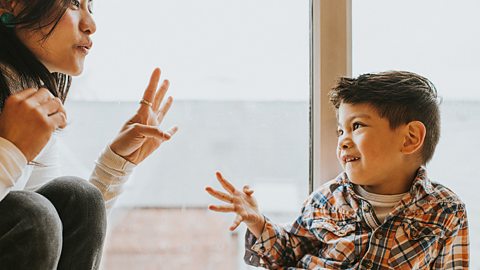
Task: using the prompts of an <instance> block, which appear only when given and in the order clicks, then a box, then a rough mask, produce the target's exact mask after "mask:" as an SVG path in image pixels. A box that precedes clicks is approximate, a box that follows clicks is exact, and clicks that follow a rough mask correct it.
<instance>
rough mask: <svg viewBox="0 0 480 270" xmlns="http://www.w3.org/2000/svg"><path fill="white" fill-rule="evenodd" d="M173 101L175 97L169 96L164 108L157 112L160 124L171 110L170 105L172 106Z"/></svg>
mask: <svg viewBox="0 0 480 270" xmlns="http://www.w3.org/2000/svg"><path fill="white" fill-rule="evenodd" d="M172 103H173V98H172V97H168V99H167V102H165V104H164V105H163V106H162V108H161V109H160V110H159V111H158V113H157V122H158V123H159V124H160V123H162V121H163V118H164V117H165V115H167V113H168V111H169V110H170V107H171V106H172Z"/></svg>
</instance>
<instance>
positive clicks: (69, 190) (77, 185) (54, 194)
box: [37, 176, 105, 210]
mask: <svg viewBox="0 0 480 270" xmlns="http://www.w3.org/2000/svg"><path fill="white" fill-rule="evenodd" d="M37 192H38V193H40V194H42V195H44V196H45V197H47V198H48V199H49V200H50V201H52V203H53V204H54V205H55V206H56V207H57V205H56V202H57V201H62V203H68V204H70V205H71V206H72V207H75V209H76V210H79V208H84V207H85V206H88V207H89V208H100V209H104V208H105V202H104V200H103V198H102V194H101V193H100V191H99V190H98V189H97V188H96V187H95V186H94V185H92V184H90V183H89V182H88V181H86V180H84V179H82V178H79V177H75V176H62V177H58V178H55V179H54V180H52V181H50V182H48V183H47V184H45V185H44V186H43V187H42V188H40V189H39V190H38V191H37Z"/></svg>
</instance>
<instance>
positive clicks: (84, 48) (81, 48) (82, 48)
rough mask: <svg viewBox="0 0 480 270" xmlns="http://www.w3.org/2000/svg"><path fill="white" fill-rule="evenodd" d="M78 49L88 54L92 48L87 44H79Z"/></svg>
mask: <svg viewBox="0 0 480 270" xmlns="http://www.w3.org/2000/svg"><path fill="white" fill-rule="evenodd" d="M77 50H79V51H80V52H81V53H83V54H85V55H87V54H88V52H89V51H90V49H89V48H88V47H87V46H77Z"/></svg>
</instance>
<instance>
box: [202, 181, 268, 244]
mask: <svg viewBox="0 0 480 270" xmlns="http://www.w3.org/2000/svg"><path fill="white" fill-rule="evenodd" d="M216 176H217V180H218V182H220V184H221V185H222V187H223V188H224V189H225V190H226V191H227V192H228V193H224V192H221V191H218V190H215V189H213V188H211V187H206V188H205V190H206V191H207V192H208V193H209V194H210V195H212V196H213V197H215V198H217V199H219V200H221V201H223V202H226V203H228V204H227V205H209V206H208V209H210V210H212V211H215V212H225V213H229V212H232V213H236V214H237V216H236V217H235V220H234V221H233V224H232V226H230V230H231V231H233V230H235V229H236V228H237V227H238V225H240V223H242V222H244V223H245V224H246V225H247V227H248V228H249V230H250V231H251V232H252V233H253V234H254V235H255V236H256V237H259V236H260V234H261V233H262V230H263V226H264V224H265V218H264V217H263V215H262V214H261V213H260V211H259V210H258V205H257V201H256V200H255V198H254V197H253V196H252V194H253V190H251V189H250V187H249V186H244V187H243V190H242V191H240V190H237V189H235V187H234V186H233V185H232V184H231V183H230V182H228V181H227V180H226V179H225V178H223V175H222V174H221V173H220V172H217V173H216Z"/></svg>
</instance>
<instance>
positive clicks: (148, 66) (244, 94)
mask: <svg viewBox="0 0 480 270" xmlns="http://www.w3.org/2000/svg"><path fill="white" fill-rule="evenodd" d="M309 14H310V13H309V3H308V1H286V0H282V1H278V0H266V1H255V0H246V1H221V0H205V1H193V0H186V1H137V2H135V6H133V5H125V3H121V4H119V2H117V1H112V0H105V1H97V2H95V6H94V16H95V19H96V23H97V33H95V35H94V36H93V39H94V43H95V44H94V48H93V49H92V51H91V53H90V55H89V56H88V58H87V60H86V66H85V71H84V73H83V74H82V75H81V76H80V77H78V78H75V79H74V82H73V86H72V89H71V91H70V94H69V99H68V101H67V104H66V109H67V111H68V115H69V122H70V125H69V127H68V129H66V130H65V131H64V132H62V135H61V136H62V143H63V144H64V145H63V147H62V149H63V150H62V151H63V153H62V157H63V162H64V171H65V173H67V174H72V175H79V176H82V177H85V178H88V177H89V175H90V173H91V170H92V168H93V166H94V162H93V161H94V160H95V159H96V158H97V156H98V154H99V152H100V150H101V149H103V148H104V147H105V145H107V143H108V142H109V141H110V140H111V139H112V138H113V137H114V136H115V134H116V133H117V132H118V130H119V129H120V127H121V125H122V124H123V123H124V121H126V120H127V119H128V118H129V116H131V115H132V114H133V113H134V111H135V110H136V108H137V107H138V101H139V100H140V98H141V96H142V93H143V90H144V87H145V86H146V84H147V81H148V78H149V76H150V73H151V71H152V70H153V68H154V67H156V66H159V67H161V69H162V71H163V73H162V77H163V78H168V79H169V80H170V82H171V84H170V90H169V94H170V95H172V96H173V97H174V99H175V101H174V104H173V106H172V108H171V110H170V112H169V114H168V115H167V117H166V119H165V123H164V124H162V126H161V127H162V128H163V129H168V128H169V127H171V126H172V125H178V126H179V128H180V129H179V131H178V133H177V134H176V135H175V136H174V138H173V140H172V141H170V142H168V143H166V144H165V145H162V146H161V147H160V149H159V150H158V151H157V152H156V153H155V154H154V155H152V156H151V157H149V158H148V159H147V160H146V161H145V162H144V163H142V164H140V165H139V166H138V168H136V170H135V172H134V174H133V175H132V176H131V178H130V180H129V182H128V183H127V184H126V186H125V191H124V193H123V194H122V196H121V197H120V199H119V200H118V201H117V204H116V207H115V209H114V210H113V211H112V212H111V213H110V217H109V218H110V221H109V237H108V239H107V243H106V248H105V256H104V258H103V266H104V268H105V269H154V268H155V267H156V266H157V267H158V266H160V265H161V266H162V269H246V266H245V264H244V263H243V251H244V248H243V234H244V230H245V227H244V226H243V225H242V227H241V228H240V229H239V230H238V231H237V232H234V233H231V232H229V231H228V227H229V226H230V224H231V222H233V219H234V215H233V214H220V213H213V212H210V211H208V210H206V207H207V205H208V204H211V203H217V201H216V200H214V199H212V198H210V197H209V195H208V194H207V193H206V192H205V191H204V187H205V186H207V185H212V186H214V187H216V188H219V189H220V185H219V184H218V183H217V181H216V179H215V174H214V173H215V171H217V170H219V171H221V172H223V173H224V175H225V177H226V178H227V179H229V180H231V181H232V182H233V183H234V184H235V185H236V186H237V187H240V188H241V187H242V186H243V185H245V184H249V185H251V186H252V187H253V189H254V190H255V194H256V196H257V200H258V201H259V205H260V207H261V210H263V212H264V213H265V214H266V215H267V216H268V217H270V218H271V219H272V220H274V221H276V222H292V221H293V220H294V218H295V216H296V215H298V213H299V211H300V209H301V205H302V202H303V200H304V199H305V198H306V196H307V195H308V181H309V167H308V166H309V165H308V164H309ZM80 142H81V143H80Z"/></svg>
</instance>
